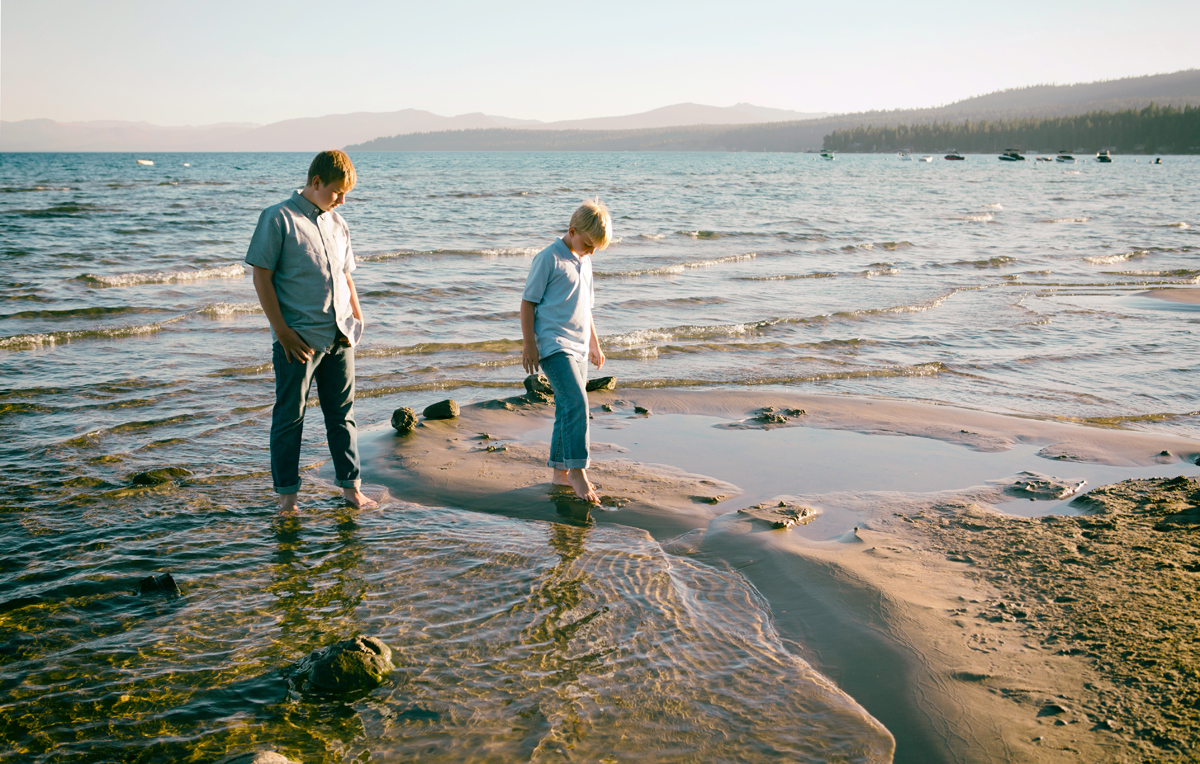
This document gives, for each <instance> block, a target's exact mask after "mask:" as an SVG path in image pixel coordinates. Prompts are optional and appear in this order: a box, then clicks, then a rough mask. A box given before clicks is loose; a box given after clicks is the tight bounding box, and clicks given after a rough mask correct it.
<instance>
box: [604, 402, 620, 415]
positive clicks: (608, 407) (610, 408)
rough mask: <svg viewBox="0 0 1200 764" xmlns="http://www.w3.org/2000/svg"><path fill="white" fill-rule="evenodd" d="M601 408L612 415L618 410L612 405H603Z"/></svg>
mask: <svg viewBox="0 0 1200 764" xmlns="http://www.w3.org/2000/svg"><path fill="white" fill-rule="evenodd" d="M600 408H602V409H604V410H605V411H607V412H609V413H610V414H611V413H612V412H614V411H616V409H614V408H613V407H612V405H611V404H608V403H606V404H604V405H603V406H601V407H600Z"/></svg>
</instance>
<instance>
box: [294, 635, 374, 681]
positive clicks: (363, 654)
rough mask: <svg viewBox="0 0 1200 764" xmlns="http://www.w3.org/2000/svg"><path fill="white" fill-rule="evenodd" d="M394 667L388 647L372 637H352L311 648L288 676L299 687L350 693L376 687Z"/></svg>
mask: <svg viewBox="0 0 1200 764" xmlns="http://www.w3.org/2000/svg"><path fill="white" fill-rule="evenodd" d="M395 668H396V667H395V666H394V665H392V651H391V648H389V647H388V646H387V645H385V644H384V643H383V642H381V641H380V640H378V639H376V638H375V637H354V638H353V639H344V640H342V641H341V642H338V643H336V644H332V645H330V646H329V647H322V648H321V649H320V650H314V651H313V652H312V653H311V654H310V655H308V656H307V657H306V658H302V659H301V660H300V661H298V662H297V663H296V664H295V665H294V666H293V667H292V669H291V670H290V671H289V676H290V677H291V679H292V680H293V681H294V682H296V684H297V685H298V686H299V687H300V689H312V690H317V691H319V692H354V691H358V690H370V689H374V688H375V687H378V686H379V685H380V684H381V683H382V682H383V680H384V678H385V677H386V676H387V675H388V673H389V672H391V671H393V670H394V669H395Z"/></svg>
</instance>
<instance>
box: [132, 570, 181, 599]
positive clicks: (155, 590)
mask: <svg viewBox="0 0 1200 764" xmlns="http://www.w3.org/2000/svg"><path fill="white" fill-rule="evenodd" d="M137 593H138V594H159V593H162V594H166V595H167V596H168V597H179V596H181V595H182V594H183V592H181V591H179V584H177V583H175V579H174V578H172V577H171V574H170V573H163V574H162V575H161V576H146V577H145V578H143V579H142V580H141V581H138V585H137Z"/></svg>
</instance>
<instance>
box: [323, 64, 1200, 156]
mask: <svg viewBox="0 0 1200 764" xmlns="http://www.w3.org/2000/svg"><path fill="white" fill-rule="evenodd" d="M1151 103H1156V104H1159V105H1160V106H1168V105H1169V106H1180V107H1182V106H1200V69H1188V70H1186V71H1182V72H1175V73H1173V74H1155V75H1150V76H1146V77H1128V78H1125V79H1119V80H1107V81H1104V82H1091V83H1086V84H1079V85H1036V86H1033V87H1027V88H1016V89H1013V90H1002V91H998V92H996V93H989V94H987V95H983V96H978V97H976V98H968V99H966V100H963V101H957V102H955V103H952V104H950V105H948V106H938V107H934V108H930V109H897V110H894V111H871V112H860V113H857V114H838V115H834V116H827V117H821V118H819V119H808V120H795V121H787V122H772V123H760V124H750V125H730V126H718V125H693V126H685V127H670V128H663V127H660V128H651V129H640V130H570V131H553V132H552V131H549V130H543V129H538V126H525V127H524V128H523V129H520V130H505V129H484V130H462V131H453V132H428V133H413V134H408V135H397V136H391V137H387V138H376V139H375V140H373V141H368V142H366V143H361V144H356V145H351V146H347V147H346V149H347V150H348V151H805V150H815V149H820V148H821V147H822V144H823V141H824V137H825V136H826V135H829V134H830V133H832V132H834V131H835V130H845V129H849V128H854V127H860V126H881V125H922V124H930V123H934V122H962V121H964V120H973V121H979V120H1000V119H1019V118H1024V117H1047V116H1073V115H1076V114H1085V113H1087V112H1090V111H1117V110H1120V109H1141V108H1144V107H1146V106H1148V105H1150V104H1151ZM1197 142H1198V143H1200V136H1198V137H1197ZM1188 145H1192V144H1188Z"/></svg>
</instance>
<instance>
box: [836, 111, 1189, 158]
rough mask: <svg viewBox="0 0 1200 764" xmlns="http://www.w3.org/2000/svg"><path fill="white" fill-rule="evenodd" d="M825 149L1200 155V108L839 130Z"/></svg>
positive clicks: (849, 150) (874, 126)
mask: <svg viewBox="0 0 1200 764" xmlns="http://www.w3.org/2000/svg"><path fill="white" fill-rule="evenodd" d="M824 148H826V149H831V150H833V151H846V152H853V151H862V152H871V151H896V150H899V149H909V150H912V151H948V150H950V149H957V150H959V151H966V152H972V153H975V152H997V151H1002V150H1004V149H1006V148H1016V149H1024V150H1028V151H1056V150H1058V149H1067V150H1071V151H1087V152H1092V151H1099V150H1101V149H1109V150H1111V151H1115V152H1118V153H1122V154H1137V153H1144V154H1155V153H1157V154H1190V153H1200V106H1185V107H1183V108H1178V107H1174V106H1157V105H1155V104H1151V105H1150V106H1147V107H1146V108H1144V109H1125V110H1122V111H1116V112H1108V111H1097V112H1090V113H1088V114H1081V115H1077V116H1069V117H1030V118H1026V119H1003V120H994V121H990V120H980V121H975V122H972V121H970V120H964V121H962V122H954V123H952V122H937V123H931V124H916V125H904V124H898V125H872V126H860V127H853V128H844V129H839V130H834V131H833V132H832V133H830V134H829V135H827V136H825V142H824Z"/></svg>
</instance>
